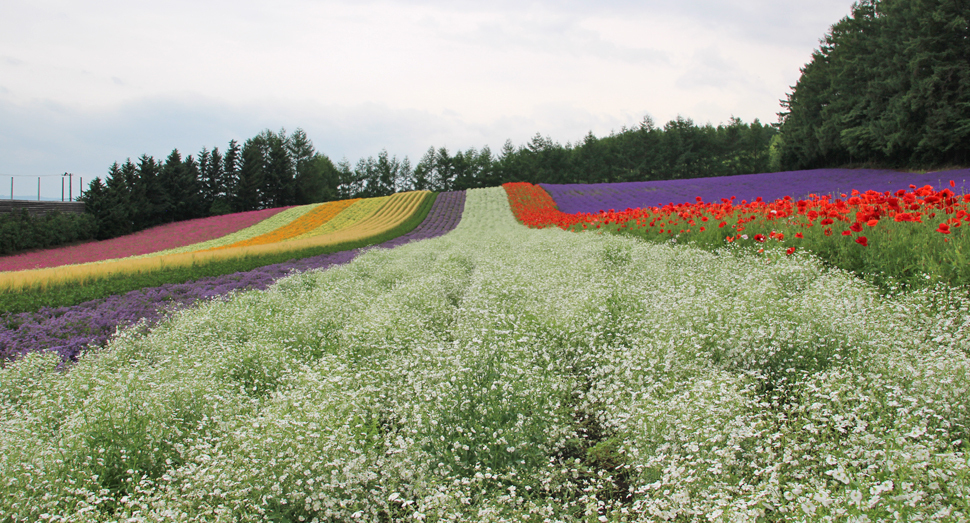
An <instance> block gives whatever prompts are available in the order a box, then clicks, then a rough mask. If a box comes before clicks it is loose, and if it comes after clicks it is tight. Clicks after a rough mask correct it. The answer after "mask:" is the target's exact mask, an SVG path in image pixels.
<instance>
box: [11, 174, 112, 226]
mask: <svg viewBox="0 0 970 523" xmlns="http://www.w3.org/2000/svg"><path fill="white" fill-rule="evenodd" d="M78 200H80V201H82V202H84V212H86V213H88V214H90V215H92V216H94V219H95V220H96V221H97V223H98V224H99V228H100V224H101V223H102V221H103V220H104V219H105V218H106V217H107V216H108V212H109V207H108V201H107V200H108V188H107V187H105V185H104V182H102V181H101V178H100V177H97V178H95V179H94V181H92V182H91V183H90V184H89V185H88V188H87V190H85V191H84V192H82V193H81V196H79V197H78ZM25 213H26V211H25ZM96 237H97V238H98V239H102V236H101V234H100V231H99V233H98V234H97V236H96Z"/></svg>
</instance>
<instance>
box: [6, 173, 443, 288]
mask: <svg viewBox="0 0 970 523" xmlns="http://www.w3.org/2000/svg"><path fill="white" fill-rule="evenodd" d="M431 197H433V194H432V193H430V192H428V191H412V192H407V193H398V194H395V195H393V196H391V197H390V199H389V200H388V202H386V204H385V206H384V207H383V208H381V209H380V211H379V212H378V213H377V214H375V215H373V216H371V217H370V218H368V219H366V220H363V221H361V222H360V223H357V224H355V225H354V226H352V227H348V228H347V229H344V230H341V231H337V232H335V233H332V234H326V235H323V236H316V237H311V238H304V239H300V240H291V241H286V242H278V243H273V244H261V245H249V246H245V247H233V248H230V249H220V250H210V251H201V252H187V253H179V254H168V255H160V256H152V257H146V258H134V259H124V260H115V261H106V262H101V263H95V264H85V265H75V266H67V267H60V268H57V269H38V270H29V271H19V272H16V273H0V292H5V293H10V292H20V291H23V290H29V289H35V290H43V289H45V288H47V287H49V286H58V285H65V284H81V285H85V284H88V283H91V282H95V281H98V280H100V279H104V278H110V277H119V276H124V275H135V274H145V273H151V272H157V271H163V270H173V269H180V268H187V267H193V266H199V265H206V264H210V263H215V262H222V261H227V260H232V259H235V258H258V257H261V256H274V255H285V254H286V253H291V252H292V253H296V252H300V251H304V250H308V249H310V250H312V249H319V248H338V247H339V246H341V245H343V244H354V243H359V242H367V241H370V240H371V239H373V238H378V237H380V236H382V235H384V234H387V233H389V231H391V230H394V229H395V228H397V227H399V226H401V225H402V224H403V223H405V222H406V221H408V219H409V218H410V217H411V215H412V214H413V213H415V212H416V211H417V210H418V209H419V208H420V207H421V205H422V204H423V203H424V202H425V201H426V200H427V199H428V198H431ZM305 207H310V208H312V207H313V206H305ZM309 210H310V209H308V208H306V209H300V212H299V215H302V214H305V213H306V212H307V211H309ZM281 214H282V213H281ZM293 218H295V217H291V219H290V220H289V221H292V219H293ZM414 225H415V226H416V225H417V224H414Z"/></svg>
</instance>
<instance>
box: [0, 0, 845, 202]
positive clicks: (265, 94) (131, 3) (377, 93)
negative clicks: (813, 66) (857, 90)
mask: <svg viewBox="0 0 970 523" xmlns="http://www.w3.org/2000/svg"><path fill="white" fill-rule="evenodd" d="M851 4H852V2H851V1H850V0H726V1H715V0H698V1H691V0H682V1H678V2H674V1H659V0H637V1H634V0H604V1H600V2H585V1H578V0H562V1H555V2H554V1H534V2H530V1H522V0H519V1H514V2H513V1H506V0H492V1H489V2H480V1H462V0H456V1H443V0H426V1H422V0H414V1H354V2H350V1H346V2H343V1H310V0H282V1H275V2H265V1H260V2H254V1H251V0H234V1H205V0H202V1H198V0H196V1H191V2H189V1H178V0H176V1H165V2H158V1H140V0H123V1H122V0H117V1H114V0H108V1H98V2H86V1H78V0H59V1H47V0H40V1H38V0H31V1H30V2H26V1H13V0H0V197H3V195H6V197H8V198H9V197H10V188H9V186H10V182H9V177H10V175H28V176H34V177H36V176H39V175H51V174H55V175H56V174H59V173H63V172H65V171H70V172H74V173H77V174H78V175H81V176H84V177H85V178H86V181H85V184H86V183H87V181H89V180H90V179H91V178H92V177H93V176H103V175H104V173H105V172H106V171H107V169H108V167H109V166H110V164H111V163H112V162H114V161H116V160H117V161H124V159H125V158H127V157H131V158H133V159H134V158H136V157H137V156H139V155H141V154H142V153H147V154H149V155H153V156H156V157H162V158H164V157H165V156H167V155H168V153H169V152H170V151H171V150H172V149H173V148H176V147H177V148H178V149H179V150H180V151H182V152H183V154H189V153H193V154H194V153H197V152H198V151H199V150H200V149H201V148H202V147H203V146H206V147H209V148H212V147H213V146H218V147H219V148H220V149H225V146H226V144H227V143H228V142H229V140H230V139H233V138H235V139H237V140H239V141H243V140H245V139H246V138H249V137H251V136H253V135H254V134H256V133H258V132H259V131H261V130H262V129H266V128H269V129H272V130H274V131H276V130H279V129H280V128H285V129H286V130H287V131H292V130H293V129H295V128H297V127H301V128H303V129H304V130H305V131H306V132H307V134H308V135H309V137H310V139H311V140H312V141H313V143H314V145H315V146H316V148H317V149H318V150H319V151H321V152H323V153H324V154H326V155H328V156H330V157H331V158H332V159H333V160H334V161H339V160H341V159H342V158H346V159H348V160H349V161H350V162H351V163H354V162H356V161H357V159H358V158H360V157H362V156H369V155H376V154H377V153H378V152H380V150H381V149H384V148H386V149H387V150H388V152H389V153H390V154H391V155H397V156H398V157H399V158H400V157H403V156H409V157H410V158H411V160H412V163H416V162H417V160H418V159H419V158H420V156H421V155H422V154H423V153H424V152H425V151H426V150H427V149H428V147H429V146H432V145H433V146H435V147H448V148H449V149H450V150H452V151H454V150H456V149H462V150H464V149H467V148H469V147H475V148H481V147H482V146H484V145H488V146H490V147H491V148H492V150H493V152H494V151H498V149H499V148H500V147H501V146H502V144H503V143H504V142H505V140H506V139H511V140H512V142H513V143H514V144H516V145H521V144H524V143H525V142H526V141H528V140H529V138H530V137H532V136H533V135H534V134H535V133H537V132H539V133H541V134H542V135H544V136H549V137H551V138H552V139H553V140H555V141H558V142H560V143H566V142H575V141H577V140H580V139H581V138H582V137H583V136H584V135H585V134H586V133H587V132H589V131H592V132H593V134H595V135H597V136H603V135H606V134H609V133H610V131H619V130H620V129H621V128H622V127H623V126H628V127H630V126H635V125H637V124H638V123H639V122H640V121H641V120H642V119H643V117H644V116H646V115H649V116H650V117H652V118H653V119H654V121H656V122H657V123H658V124H661V125H662V124H663V123H664V122H666V121H668V120H670V119H673V118H675V117H677V115H682V116H684V117H687V118H691V119H693V120H694V121H695V122H697V123H699V124H703V123H707V122H710V123H712V124H714V125H717V124H718V123H721V122H725V121H727V119H728V118H730V117H731V116H732V115H733V116H737V117H739V118H741V119H742V120H744V121H746V122H750V121H751V120H753V119H755V118H758V119H760V120H761V121H762V122H765V123H772V122H775V121H777V116H776V113H777V112H778V111H779V110H780V107H779V104H778V100H779V99H781V98H784V96H785V95H786V93H788V91H789V87H790V86H791V85H794V83H795V82H796V80H797V79H798V76H799V67H802V66H803V65H804V64H805V63H806V62H808V61H809V60H810V58H811V53H812V50H813V49H815V48H817V47H818V41H819V39H820V38H821V37H822V36H824V34H825V32H826V31H827V30H828V29H829V27H830V26H831V25H832V24H834V23H835V22H837V21H838V20H839V19H840V18H842V17H844V16H846V15H848V14H849V11H850V9H851ZM4 179H6V181H4ZM21 186H22V187H23V190H21V189H20V187H21ZM52 188H56V190H55V189H52ZM14 192H15V194H16V195H20V194H21V193H24V194H31V193H33V194H34V195H35V197H36V192H37V180H36V178H34V179H33V180H32V181H31V180H30V179H29V178H24V179H22V180H21V179H20V178H18V179H17V188H16V189H15V191H14ZM43 192H44V193H45V196H54V194H53V193H54V192H56V193H57V195H58V196H59V195H60V181H59V180H58V179H57V178H49V179H48V180H46V181H45V182H44V189H43ZM48 192H50V194H48Z"/></svg>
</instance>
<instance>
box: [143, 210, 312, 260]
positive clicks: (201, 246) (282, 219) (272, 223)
mask: <svg viewBox="0 0 970 523" xmlns="http://www.w3.org/2000/svg"><path fill="white" fill-rule="evenodd" d="M317 205H319V204H309V205H300V206H296V207H290V208H287V209H286V210H285V211H283V212H281V213H279V214H276V215H275V216H272V217H271V218H269V219H267V220H263V221H261V222H259V223H256V224H254V225H253V226H251V227H247V228H246V229H243V230H241V231H237V232H235V233H233V234H227V235H225V236H222V237H219V238H213V239H212V240H209V241H206V242H200V243H194V244H192V245H186V246H183V247H180V248H177V249H170V250H167V251H162V252H158V253H155V254H154V255H156V256H166V255H169V254H183V253H188V252H198V251H205V250H209V249H213V248H216V247H222V246H224V245H230V244H233V243H237V242H242V241H246V240H249V239H252V238H256V237H258V236H262V235H264V234H268V233H271V232H273V231H275V230H276V229H279V228H281V227H286V226H287V225H288V224H290V223H291V222H293V221H294V220H297V219H299V218H300V217H301V216H303V215H304V214H306V213H308V212H310V211H312V210H313V209H314V208H315V207H316V206H317Z"/></svg>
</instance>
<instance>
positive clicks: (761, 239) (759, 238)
mask: <svg viewBox="0 0 970 523" xmlns="http://www.w3.org/2000/svg"><path fill="white" fill-rule="evenodd" d="M754 241H756V242H758V243H764V242H765V235H764V234H755V235H754Z"/></svg>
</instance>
